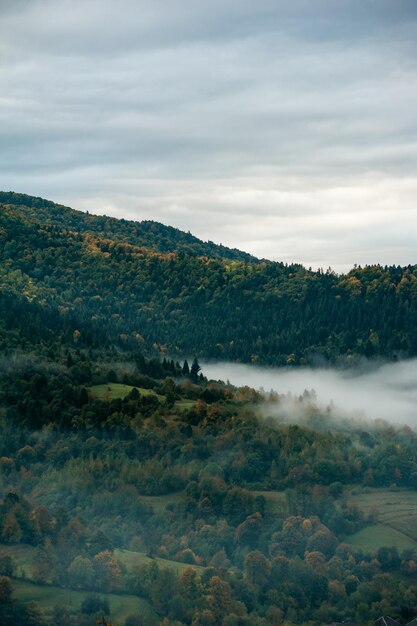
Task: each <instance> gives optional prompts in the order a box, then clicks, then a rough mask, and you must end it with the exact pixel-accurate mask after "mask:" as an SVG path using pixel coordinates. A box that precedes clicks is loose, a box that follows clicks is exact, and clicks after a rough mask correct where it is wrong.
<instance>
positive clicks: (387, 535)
mask: <svg viewBox="0 0 417 626" xmlns="http://www.w3.org/2000/svg"><path fill="white" fill-rule="evenodd" d="M345 543H347V544H349V545H351V546H354V547H355V548H361V549H362V550H364V551H365V552H376V550H378V549H379V548H391V547H395V548H398V550H400V551H401V550H407V549H409V548H411V549H412V548H417V543H416V542H415V541H413V539H410V537H407V536H406V535H404V534H403V533H401V532H399V531H398V530H395V529H394V528H390V527H389V526H385V525H384V524H374V525H372V526H367V528H363V529H362V530H359V531H358V532H357V533H355V534H354V535H350V536H349V537H348V538H347V539H346V540H345Z"/></svg>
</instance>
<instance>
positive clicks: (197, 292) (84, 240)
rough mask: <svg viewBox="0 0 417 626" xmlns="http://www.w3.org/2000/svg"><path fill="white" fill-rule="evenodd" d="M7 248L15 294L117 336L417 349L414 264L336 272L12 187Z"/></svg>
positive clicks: (227, 346)
mask: <svg viewBox="0 0 417 626" xmlns="http://www.w3.org/2000/svg"><path fill="white" fill-rule="evenodd" d="M6 201H7V203H6ZM10 201H12V202H14V203H15V204H13V203H11V202H10ZM19 202H20V204H18V203H19ZM23 202H25V203H26V204H23ZM16 203H17V204H16ZM138 229H139V230H138ZM226 253H227V254H228V255H229V256H228V257H225V256H222V255H224V254H226ZM0 259H1V260H2V261H1V263H0V287H1V290H2V291H3V293H7V294H8V297H9V298H10V297H12V296H13V297H16V298H22V297H23V298H25V299H26V300H27V301H28V302H31V301H32V302H36V303H37V304H38V305H39V306H45V307H49V308H51V310H55V311H56V312H57V314H58V317H59V320H60V321H59V323H58V322H57V321H55V324H58V326H59V327H60V328H62V329H63V330H62V332H64V333H68V332H70V330H69V328H71V329H72V330H71V332H73V330H74V325H78V327H79V328H85V329H87V328H88V330H86V331H85V333H86V335H87V336H89V337H93V336H94V335H97V336H98V335H99V336H100V337H101V338H102V337H103V336H105V337H107V339H108V341H110V342H114V343H117V344H119V345H121V346H125V345H129V346H135V345H138V344H140V346H141V348H145V349H146V350H148V351H157V352H158V353H161V354H165V353H169V354H178V355H183V354H197V355H198V356H199V357H205V358H216V359H230V360H234V361H242V362H258V363H265V364H272V365H297V364H299V365H305V364H308V363H313V362H315V361H316V359H317V358H319V359H324V360H326V361H335V360H340V359H344V360H348V361H349V360H352V359H353V360H355V359H356V358H357V357H361V356H365V357H373V356H382V357H385V358H388V359H393V358H398V357H399V356H400V357H403V356H412V355H415V354H417V267H416V266H407V267H404V268H402V267H398V266H392V267H387V266H385V267H382V266H379V265H378V266H365V267H364V268H361V267H356V268H353V269H352V270H351V271H350V272H349V273H348V274H342V275H340V276H338V275H336V274H335V273H333V272H331V271H327V272H326V273H324V272H323V271H320V270H319V271H312V270H307V269H306V268H304V267H303V266H302V265H298V264H292V265H287V264H284V263H280V262H273V261H265V260H259V259H255V258H254V257H250V255H246V254H245V253H240V252H239V251H234V250H230V249H227V248H224V247H221V246H216V244H212V243H211V242H208V243H204V242H201V240H199V239H197V238H195V237H193V236H192V235H189V234H187V233H182V231H179V230H178V229H173V228H171V227H165V226H163V225H160V224H158V223H157V222H145V223H143V222H142V223H136V222H128V221H126V220H117V219H116V218H107V217H103V216H90V215H89V214H83V213H81V212H78V211H74V210H73V209H70V208H67V207H61V205H56V204H55V203H52V202H51V201H47V200H43V199H41V198H33V197H30V196H24V195H21V194H20V195H19V194H14V193H10V192H9V193H7V192H2V193H0ZM16 306H21V305H20V304H19V305H16ZM22 306H25V305H24V304H22ZM33 310H35V309H33ZM40 317H42V315H41V314H40V313H39V311H38V312H36V314H35V318H36V319H40ZM70 319H71V324H69V322H68V324H67V322H66V320H70ZM8 323H10V321H9V322H8ZM39 323H40V322H39ZM67 326H68V328H67ZM91 340H92V341H93V339H91Z"/></svg>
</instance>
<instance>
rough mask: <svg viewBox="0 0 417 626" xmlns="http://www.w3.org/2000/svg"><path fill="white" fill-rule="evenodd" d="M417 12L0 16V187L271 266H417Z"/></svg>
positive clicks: (178, 6)
mask: <svg viewBox="0 0 417 626" xmlns="http://www.w3.org/2000/svg"><path fill="white" fill-rule="evenodd" d="M415 6H416V5H415V3H414V2H413V1H412V0H410V1H406V0H395V1H394V0H392V1H391V0H378V2H374V1H371V0H367V1H361V2H359V0H358V1H357V0H338V1H336V2H335V1H334V0H316V1H315V2H314V3H311V2H307V0H306V1H302V0H299V1H297V2H292V3H289V2H280V3H276V2H275V1H272V0H263V1H261V2H259V3H256V4H255V3H253V2H252V1H249V0H243V1H241V2H239V3H234V2H224V1H223V2H220V1H219V0H215V1H214V2H208V1H203V2H199V3H193V2H190V1H186V0H173V1H172V2H170V3H166V2H162V1H160V2H152V3H150V2H144V1H143V2H133V0H122V1H119V2H116V1H115V0H106V1H100V2H99V1H98V0H90V1H88V2H83V3H81V2H80V1H79V0H75V1H74V0H73V1H71V2H69V1H67V0H59V1H57V2H52V1H51V0H31V1H30V2H24V1H20V2H16V3H7V2H1V1H0V16H1V17H2V19H1V20H0V36H1V38H0V80H1V84H2V86H3V90H2V95H1V97H0V146H1V147H0V173H1V174H0V186H1V187H2V188H14V189H16V190H20V191H24V192H27V193H35V194H37V195H44V196H47V197H49V198H52V199H55V200H57V201H60V202H65V203H67V204H71V205H73V206H74V207H75V208H88V209H89V210H90V211H93V212H104V211H107V212H111V213H112V214H115V215H119V216H129V217H136V218H138V219H141V218H149V217H152V218H154V219H159V220H161V221H165V222H167V221H168V222H169V223H172V224H173V225H176V226H179V227H183V228H185V229H186V230H189V229H190V230H193V231H194V232H196V234H198V235H199V236H201V237H202V238H205V239H207V238H210V239H214V240H216V241H222V242H223V243H227V244H229V245H233V246H237V247H246V248H249V250H250V251H252V252H256V253H257V254H259V251H261V256H266V255H273V256H274V258H282V257H281V256H280V255H284V257H285V258H284V260H291V259H290V258H289V257H290V256H291V253H293V255H294V257H293V258H294V260H298V261H302V262H305V263H307V264H312V265H315V264H320V265H322V264H323V258H322V254H323V253H324V252H327V253H328V254H329V258H328V262H327V263H326V265H328V264H332V265H334V266H337V267H345V266H348V265H351V264H352V263H354V262H355V261H356V262H363V261H362V260H361V259H358V258H357V256H356V255H360V256H361V257H362V255H363V252H365V251H366V247H367V245H368V247H369V248H370V249H369V250H368V258H372V259H377V258H378V259H379V260H381V261H382V262H384V261H385V260H387V259H393V258H399V257H401V246H402V245H404V248H403V252H402V258H403V259H404V261H403V262H409V261H410V257H411V256H412V247H413V246H412V245H411V244H409V243H408V239H407V237H404V234H407V235H408V233H409V232H410V228H409V225H408V226H407V227H404V228H403V230H402V233H403V234H401V232H399V233H398V235H397V234H394V236H393V237H392V239H391V241H390V236H391V233H393V228H392V226H393V223H394V221H395V217H396V215H397V214H398V213H399V212H401V214H404V212H407V214H408V216H409V219H411V221H412V224H414V216H413V215H412V210H413V209H412V207H413V205H412V202H411V200H410V192H409V187H410V185H411V187H413V190H415V186H413V185H414V183H409V182H407V181H409V180H410V179H411V181H415V167H416V155H417V145H416V143H417V139H416V133H415V128H416V122H417V119H416V117H417V115H416V111H417V67H416V64H417V61H416V59H417V54H416V47H417V22H416V15H417V11H416V9H415ZM343 181H345V183H343ZM346 181H347V182H346ZM410 207H411V208H410ZM384 212H388V213H389V215H390V219H387V220H385V222H384V220H381V213H384ZM364 213H366V214H367V217H366V220H365V221H364V220H363V215H364ZM410 214H411V217H410ZM341 224H343V230H342V231H341V230H340V225H341ZM350 232H356V235H355V236H356V241H355V242H354V243H355V245H353V242H351V241H345V240H343V235H344V234H346V233H350ZM416 232H417V230H416ZM375 233H377V237H376V238H375ZM266 242H267V243H266ZM414 248H415V243H414ZM262 251H264V252H263V253H262Z"/></svg>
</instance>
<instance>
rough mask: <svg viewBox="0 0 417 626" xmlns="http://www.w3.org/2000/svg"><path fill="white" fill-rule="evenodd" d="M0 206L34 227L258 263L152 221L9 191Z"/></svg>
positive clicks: (0, 193) (2, 194)
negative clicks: (9, 208)
mask: <svg viewBox="0 0 417 626" xmlns="http://www.w3.org/2000/svg"><path fill="white" fill-rule="evenodd" d="M0 205H11V206H13V209H14V212H15V214H16V215H20V216H21V217H22V218H23V219H30V221H31V222H32V223H34V224H39V225H43V226H55V227H57V228H59V229H62V230H66V231H68V230H70V231H74V232H79V233H90V234H92V235H95V236H97V237H100V238H103V239H111V240H112V241H120V242H123V243H130V244H132V245H134V246H141V247H145V248H149V249H150V250H154V251H155V252H176V253H180V252H183V253H184V254H190V255H194V256H208V257H210V258H212V259H231V260H235V261H247V262H251V263H257V262H258V260H257V259H256V258H255V257H253V256H252V255H250V254H247V253H246V252H241V251H240V250H236V249H231V248H227V247H226V246H222V245H217V244H215V243H213V242H212V241H208V242H204V241H201V240H200V239H197V237H194V236H193V235H191V233H185V232H183V231H181V230H179V229H178V228H173V227H172V226H165V225H164V224H160V223H159V222H154V221H152V220H144V221H141V222H133V221H129V220H125V219H116V218H114V217H107V216H99V215H90V214H89V213H83V212H82V211H75V210H74V209H70V208H68V207H65V206H62V205H60V204H56V203H55V202H51V201H50V200H44V199H43V198H36V197H33V196H27V195H25V194H22V193H14V192H12V191H9V192H5V191H0Z"/></svg>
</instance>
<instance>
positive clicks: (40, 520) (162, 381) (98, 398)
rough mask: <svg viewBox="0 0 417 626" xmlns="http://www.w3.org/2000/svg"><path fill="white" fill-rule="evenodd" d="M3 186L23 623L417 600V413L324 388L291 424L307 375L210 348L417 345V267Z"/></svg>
mask: <svg viewBox="0 0 417 626" xmlns="http://www.w3.org/2000/svg"><path fill="white" fill-rule="evenodd" d="M0 199H1V201H2V202H3V204H2V206H1V214H0V221H1V223H0V242H1V252H0V253H1V254H2V258H3V262H2V263H1V279H0V280H1V292H0V350H1V356H0V368H1V376H0V422H1V428H0V623H2V624H14V625H17V626H20V625H22V626H23V625H25V626H26V625H27V626H41V625H42V626H69V625H70V624H71V625H73V624H77V625H80V626H94V625H95V624H96V623H102V624H104V623H108V624H110V623H112V624H113V625H115V624H119V625H120V626H295V625H299V626H322V625H324V624H331V623H335V622H336V623H337V622H346V621H349V620H351V621H352V622H354V623H356V624H363V625H364V626H365V625H368V624H369V625H370V624H373V623H374V622H375V619H377V618H378V617H380V616H381V615H383V614H391V615H392V616H393V617H396V618H397V619H398V620H399V621H400V622H403V623H406V622H407V621H410V620H411V619H412V618H413V617H415V610H416V609H415V607H416V606H417V533H416V532H415V528H416V527H417V524H415V521H417V434H416V433H415V431H414V430H412V429H411V428H410V427H408V426H401V425H397V426H394V425H392V424H389V423H387V422H384V421H383V420H376V421H372V422H371V421H369V422H367V421H365V420H358V419H357V418H356V417H355V416H352V417H349V416H345V417H344V418H343V419H336V418H335V416H334V415H333V413H332V408H331V407H328V409H326V410H323V409H322V408H320V407H319V406H318V405H317V402H316V399H315V396H314V393H313V392H304V393H301V395H299V396H298V395H297V396H293V397H291V399H290V400H291V402H293V403H294V405H295V406H296V407H297V410H298V413H299V414H300V415H301V416H302V417H301V418H300V419H299V420H298V422H297V424H295V423H291V422H289V421H285V420H280V419H278V418H277V417H276V415H277V413H278V412H277V411H276V408H277V407H279V406H280V404H282V403H284V402H286V403H288V401H289V398H288V394H286V390H276V391H271V392H268V393H266V392H263V391H259V390H256V389H253V388H251V387H248V386H246V387H240V388H238V387H235V386H233V385H231V384H229V383H227V382H221V381H213V380H208V379H207V378H206V376H205V373H204V369H203V370H201V366H200V361H201V357H202V356H204V357H208V356H215V355H216V354H218V353H221V354H222V355H224V354H226V356H227V357H228V358H233V359H235V360H242V361H251V360H252V361H259V362H266V363H267V362H271V363H279V364H282V363H285V364H290V365H292V366H294V367H295V366H297V365H298V364H302V363H311V362H314V359H315V358H317V356H318V355H322V357H323V358H326V359H328V360H329V361H332V362H342V363H344V364H346V363H349V362H353V361H354V360H355V359H357V358H359V357H361V356H367V357H371V356H374V355H379V356H385V357H387V358H390V359H394V358H398V356H401V355H403V354H407V355H412V354H415V351H416V347H417V343H416V341H417V339H416V324H415V322H413V319H414V318H413V316H415V312H414V309H415V307H414V297H415V296H414V293H415V281H416V277H417V274H416V268H414V267H410V268H394V267H391V268H382V267H368V268H356V269H354V270H352V272H350V273H349V274H348V275H346V276H336V275H335V274H334V273H332V272H330V271H329V272H325V273H324V272H312V271H310V270H306V269H304V268H302V267H301V266H285V265H283V264H280V263H272V262H269V261H263V260H262V261H260V260H257V259H253V258H251V257H249V256H248V255H244V254H243V253H239V252H238V251H233V250H227V249H224V248H222V247H219V246H215V244H211V243H208V244H205V243H203V242H200V241H199V240H196V239H195V238H193V237H192V236H191V235H186V234H184V233H180V231H176V230H175V229H169V228H166V227H163V226H162V225H158V224H156V223H147V224H146V223H142V224H140V225H137V224H136V225H135V224H134V223H127V222H125V223H123V222H122V221H116V220H111V219H110V218H96V217H94V216H88V215H84V214H78V213H77V212H73V211H71V210H70V209H64V208H61V207H60V206H58V205H55V204H53V203H49V202H47V201H43V200H41V199H36V198H30V197H27V196H20V195H17V194H2V195H1V197H0ZM347 317H349V319H351V322H352V323H351V324H347V322H346V318H347ZM254 338H255V339H254ZM184 355H192V356H191V358H190V357H188V356H187V358H185V357H184Z"/></svg>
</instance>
